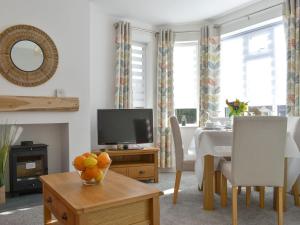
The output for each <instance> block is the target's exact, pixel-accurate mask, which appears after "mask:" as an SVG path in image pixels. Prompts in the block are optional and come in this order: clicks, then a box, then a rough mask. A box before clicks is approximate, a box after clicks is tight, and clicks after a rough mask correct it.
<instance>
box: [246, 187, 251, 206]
mask: <svg viewBox="0 0 300 225" xmlns="http://www.w3.org/2000/svg"><path fill="white" fill-rule="evenodd" d="M250 198H251V186H247V187H246V207H247V208H249V206H250Z"/></svg>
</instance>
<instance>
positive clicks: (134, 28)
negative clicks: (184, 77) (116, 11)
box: [114, 3, 283, 35]
mask: <svg viewBox="0 0 300 225" xmlns="http://www.w3.org/2000/svg"><path fill="white" fill-rule="evenodd" d="M282 4H283V3H278V4H276V5H272V6H269V7H267V8H264V9H260V10H258V11H256V12H253V13H249V14H248V15H244V16H240V17H237V18H233V19H230V20H227V21H225V22H223V23H220V24H216V25H214V26H216V27H221V26H223V25H225V24H228V23H232V22H234V21H238V20H241V19H244V18H248V19H249V17H251V16H253V15H256V14H258V13H261V12H264V11H267V10H269V9H272V8H275V7H277V6H280V5H282ZM118 25H119V24H118V23H115V24H114V27H115V28H118ZM131 28H132V29H133V30H137V31H143V32H146V33H150V34H154V35H156V34H157V33H159V32H158V31H154V30H149V29H144V28H140V27H131ZM174 33H175V34H181V33H200V30H186V31H174Z"/></svg>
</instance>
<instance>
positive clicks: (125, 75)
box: [115, 22, 131, 109]
mask: <svg viewBox="0 0 300 225" xmlns="http://www.w3.org/2000/svg"><path fill="white" fill-rule="evenodd" d="M115 28H116V80H115V108H116V109H126V108H131V28H130V24H129V23H127V22H119V23H117V24H116V25H115Z"/></svg>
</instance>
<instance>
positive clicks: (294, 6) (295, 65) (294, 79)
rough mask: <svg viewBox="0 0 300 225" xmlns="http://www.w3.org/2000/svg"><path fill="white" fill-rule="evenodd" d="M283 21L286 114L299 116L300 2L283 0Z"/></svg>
mask: <svg viewBox="0 0 300 225" xmlns="http://www.w3.org/2000/svg"><path fill="white" fill-rule="evenodd" d="M283 8H284V13H283V14H284V19H285V28H286V35H287V62H288V64H287V112H288V115H289V116H300V87H299V79H300V61H299V60H300V1H299V0H285V2H284V7H283Z"/></svg>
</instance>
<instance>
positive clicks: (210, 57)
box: [200, 25, 220, 118]
mask: <svg viewBox="0 0 300 225" xmlns="http://www.w3.org/2000/svg"><path fill="white" fill-rule="evenodd" d="M219 67H220V31H219V28H217V27H215V26H207V25H206V26H203V27H201V32H200V118H201V117H202V116H203V115H205V114H207V113H209V115H212V116H216V115H215V114H216V113H217V111H218V107H219V93H220V78H219Z"/></svg>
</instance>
